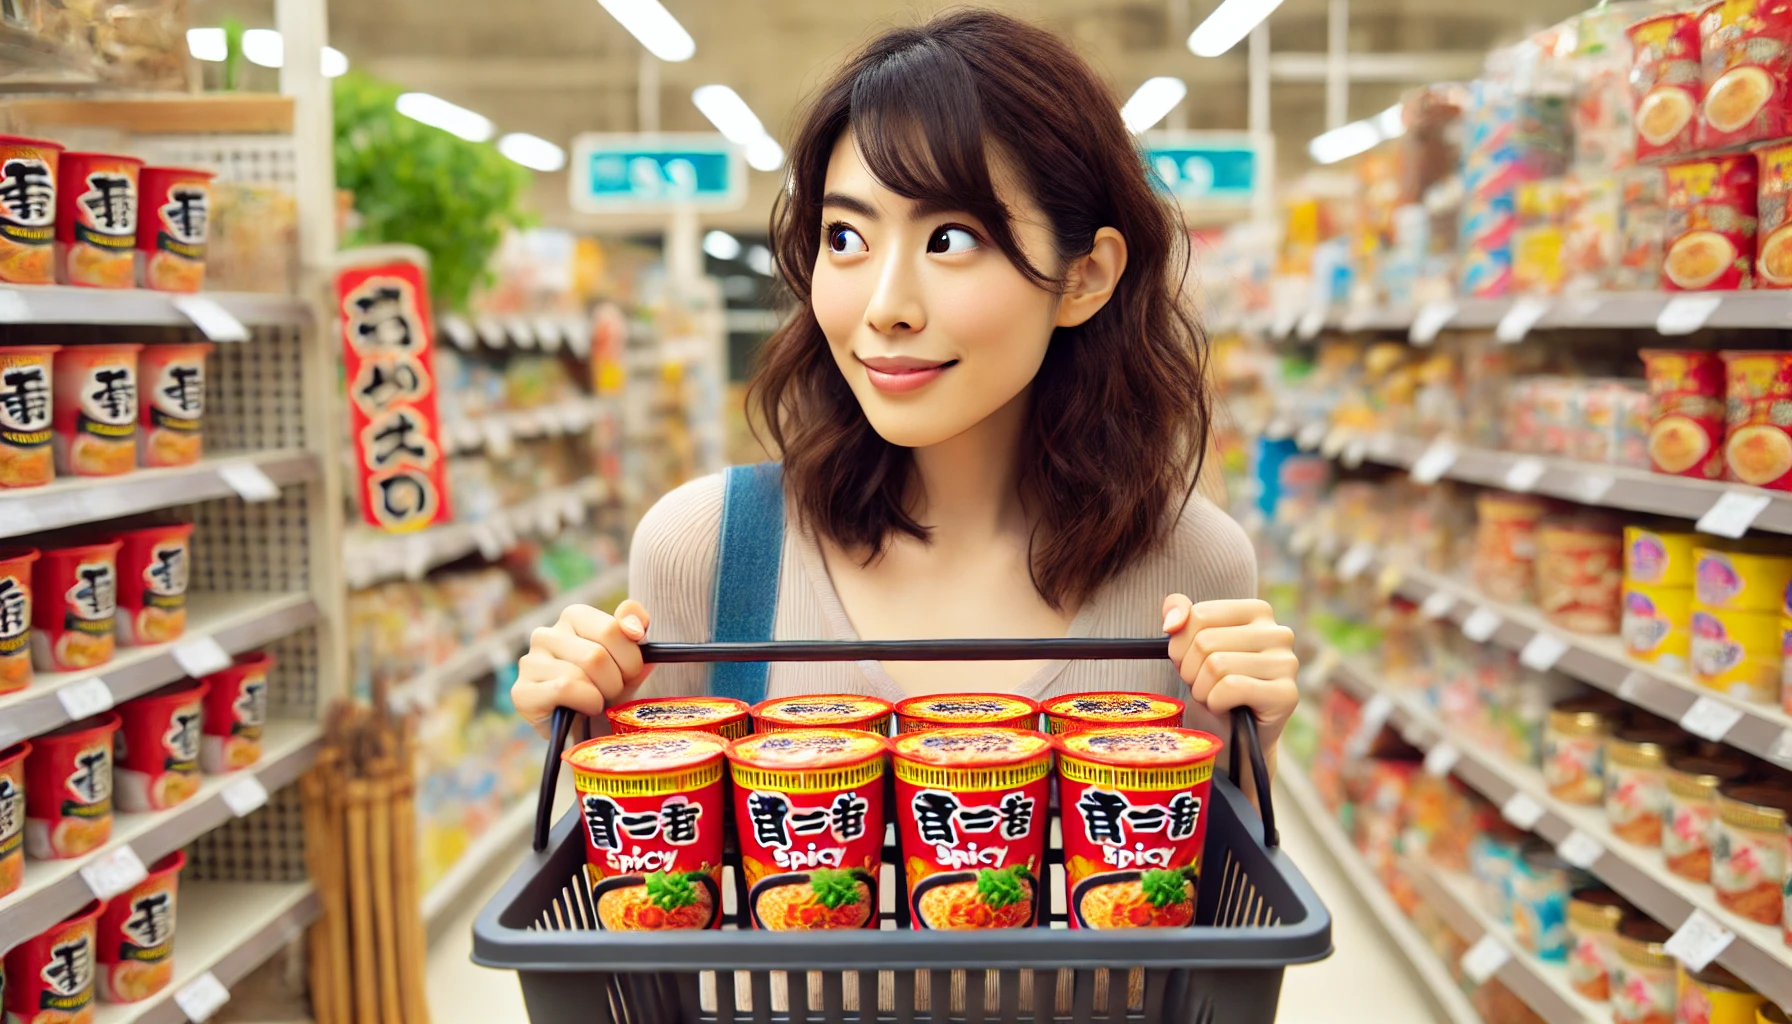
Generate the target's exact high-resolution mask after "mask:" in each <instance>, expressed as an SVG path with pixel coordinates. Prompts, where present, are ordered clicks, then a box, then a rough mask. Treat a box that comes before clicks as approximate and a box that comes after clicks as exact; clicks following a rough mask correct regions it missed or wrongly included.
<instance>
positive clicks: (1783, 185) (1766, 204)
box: [1755, 142, 1792, 288]
mask: <svg viewBox="0 0 1792 1024" xmlns="http://www.w3.org/2000/svg"><path fill="white" fill-rule="evenodd" d="M1755 159H1756V161H1757V163H1758V164H1759V167H1760V178H1761V183H1760V186H1759V188H1760V193H1759V198H1758V199H1757V200H1756V203H1755V205H1756V208H1757V210H1758V211H1759V215H1760V219H1759V223H1758V224H1757V225H1756V229H1755V237H1756V239H1757V240H1758V241H1757V244H1756V247H1755V287H1756V288H1792V223H1788V221H1789V220H1792V216H1789V214H1792V210H1788V208H1787V205H1786V200H1787V198H1788V197H1789V196H1792V143H1788V142H1774V143H1769V144H1768V145H1765V146H1761V147H1758V148H1757V149H1756V150H1755Z"/></svg>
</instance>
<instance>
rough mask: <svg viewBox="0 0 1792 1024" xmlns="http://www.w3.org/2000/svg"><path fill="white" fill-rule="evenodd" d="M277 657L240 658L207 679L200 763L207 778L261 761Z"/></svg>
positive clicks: (263, 655) (267, 654)
mask: <svg viewBox="0 0 1792 1024" xmlns="http://www.w3.org/2000/svg"><path fill="white" fill-rule="evenodd" d="M273 668H274V656H273V655H271V654H269V653H267V652H266V651H257V652H255V653H253V654H239V655H237V657H236V661H235V663H234V664H232V665H231V666H230V667H229V668H227V669H223V670H222V671H218V672H213V673H212V674H211V675H209V676H206V677H205V681H206V683H207V684H208V685H209V686H210V687H211V689H210V690H209V691H207V693H206V695H205V729H204V732H203V733H201V735H200V737H199V763H200V766H201V767H203V768H204V769H205V771H206V774H208V775H223V774H225V773H226V772H234V771H239V770H241V769H243V768H248V767H251V766H252V765H254V764H256V763H257V762H259V761H260V760H261V731H262V728H263V727H264V726H265V725H266V724H267V719H268V673H269V672H271V671H273Z"/></svg>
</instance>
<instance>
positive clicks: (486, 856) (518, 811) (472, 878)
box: [423, 786, 566, 930]
mask: <svg viewBox="0 0 1792 1024" xmlns="http://www.w3.org/2000/svg"><path fill="white" fill-rule="evenodd" d="M565 790H566V787H564V786H562V787H560V791H561V792H564V791H565ZM534 825H535V801H534V800H519V801H517V802H516V804H515V806H513V807H510V808H509V809H507V810H506V811H505V812H504V813H503V814H502V815H500V816H499V817H498V820H497V821H494V822H492V824H491V827H489V828H487V829H486V830H485V832H484V833H483V834H482V835H480V836H479V838H477V839H475V840H473V841H472V842H471V843H469V844H467V848H466V849H465V850H463V851H462V852H461V855H460V859H459V860H457V861H455V862H454V866H453V867H451V868H449V869H448V871H447V872H446V873H445V874H443V875H442V877H441V878H440V879H438V880H437V881H436V884H434V885H432V886H430V887H429V891H428V892H426V893H424V894H423V925H424V927H425V928H427V929H431V930H433V929H434V928H435V927H436V926H437V925H438V924H441V923H443V915H444V914H451V913H452V912H454V911H457V910H461V909H464V908H462V907H461V905H460V898H461V897H462V896H464V895H465V894H466V892H467V890H468V889H469V888H470V887H471V886H472V885H473V883H475V882H477V881H479V880H480V879H481V878H482V877H484V876H485V875H487V874H489V873H490V872H491V871H492V869H494V868H496V867H498V865H499V861H501V860H502V859H503V858H505V857H509V856H514V855H516V854H517V853H520V852H521V851H522V850H523V849H524V848H526V847H527V846H528V844H529V830H530V829H531V828H533V827H534Z"/></svg>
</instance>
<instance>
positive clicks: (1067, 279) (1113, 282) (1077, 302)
mask: <svg viewBox="0 0 1792 1024" xmlns="http://www.w3.org/2000/svg"><path fill="white" fill-rule="evenodd" d="M1124 273H1126V239H1125V238H1123V237H1122V236H1121V234H1120V232H1118V231H1115V230H1114V229H1113V228H1102V229H1101V230H1099V231H1097V232H1095V247H1094V248H1092V249H1090V250H1089V254H1088V255H1087V256H1084V257H1082V258H1080V259H1076V260H1072V261H1071V263H1070V268H1069V271H1068V272H1067V273H1066V274H1065V275H1064V293H1063V294H1062V295H1061V296H1059V298H1058V318H1057V320H1056V322H1055V326H1058V327H1076V326H1078V325H1081V324H1084V323H1087V322H1088V320H1089V318H1090V317H1092V316H1094V315H1095V314H1096V313H1099V312H1101V307H1103V306H1105V305H1107V304H1108V299H1109V298H1111V297H1112V296H1113V294H1114V289H1115V288H1116V287H1118V286H1119V284H1120V275H1121V274H1124Z"/></svg>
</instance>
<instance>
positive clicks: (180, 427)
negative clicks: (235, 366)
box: [137, 344, 212, 466]
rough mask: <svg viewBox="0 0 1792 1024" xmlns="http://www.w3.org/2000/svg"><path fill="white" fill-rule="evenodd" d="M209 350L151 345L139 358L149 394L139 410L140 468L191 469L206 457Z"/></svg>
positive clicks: (139, 375) (140, 375)
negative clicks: (202, 422) (204, 433)
mask: <svg viewBox="0 0 1792 1024" xmlns="http://www.w3.org/2000/svg"><path fill="white" fill-rule="evenodd" d="M211 350H212V347H211V345H210V344H193V345H146V346H144V348H143V351H142V352H141V353H139V354H138V356H137V379H138V381H139V382H140V384H141V385H142V387H143V389H144V393H143V400H141V401H139V402H138V403H137V404H138V406H139V408H140V410H141V413H142V415H141V420H140V422H139V424H138V427H137V464H138V465H141V466H190V465H192V464H193V463H195V462H198V461H199V456H200V455H201V454H203V451H202V449H203V446H204V438H203V436H202V435H201V433H200V430H199V425H200V420H201V417H203V416H204V415H205V357H206V356H207V355H208V354H210V353H211Z"/></svg>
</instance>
